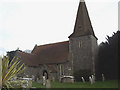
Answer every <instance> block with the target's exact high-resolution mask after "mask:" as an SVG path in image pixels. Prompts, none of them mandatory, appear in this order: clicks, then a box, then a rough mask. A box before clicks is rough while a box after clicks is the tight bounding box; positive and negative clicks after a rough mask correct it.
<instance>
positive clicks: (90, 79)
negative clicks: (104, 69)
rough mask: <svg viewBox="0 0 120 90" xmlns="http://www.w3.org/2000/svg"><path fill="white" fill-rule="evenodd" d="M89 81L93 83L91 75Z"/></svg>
mask: <svg viewBox="0 0 120 90" xmlns="http://www.w3.org/2000/svg"><path fill="white" fill-rule="evenodd" d="M89 81H90V83H91V84H93V81H92V78H91V76H89Z"/></svg>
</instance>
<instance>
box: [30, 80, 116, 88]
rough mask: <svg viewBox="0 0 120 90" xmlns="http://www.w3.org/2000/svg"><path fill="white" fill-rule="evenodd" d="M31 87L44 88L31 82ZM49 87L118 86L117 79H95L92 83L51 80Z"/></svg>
mask: <svg viewBox="0 0 120 90" xmlns="http://www.w3.org/2000/svg"><path fill="white" fill-rule="evenodd" d="M32 87H34V88H45V87H44V86H43V85H42V84H40V83H37V82H33V84H32ZM51 88H118V81H117V80H108V81H104V82H102V81H96V83H94V84H92V85H91V84H90V82H85V83H82V82H75V83H59V82H51Z"/></svg>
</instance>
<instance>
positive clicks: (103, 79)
mask: <svg viewBox="0 0 120 90" xmlns="http://www.w3.org/2000/svg"><path fill="white" fill-rule="evenodd" d="M102 81H103V82H104V81H105V77H104V74H103V73H102Z"/></svg>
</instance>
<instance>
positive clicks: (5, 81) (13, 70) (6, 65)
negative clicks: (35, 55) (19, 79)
mask: <svg viewBox="0 0 120 90" xmlns="http://www.w3.org/2000/svg"><path fill="white" fill-rule="evenodd" d="M20 63H21V60H19V58H15V57H14V58H13V59H12V61H11V62H10V60H9V59H8V58H6V57H3V60H2V87H3V88H4V87H6V88H14V87H13V86H12V84H11V82H10V81H9V80H10V79H11V78H13V77H14V76H17V75H18V74H20V73H22V72H23V70H24V69H25V67H24V63H23V64H22V65H21V64H20Z"/></svg>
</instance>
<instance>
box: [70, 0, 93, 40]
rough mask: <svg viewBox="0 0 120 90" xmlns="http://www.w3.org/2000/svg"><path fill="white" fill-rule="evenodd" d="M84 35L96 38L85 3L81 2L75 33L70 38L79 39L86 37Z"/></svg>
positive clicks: (82, 0)
mask: <svg viewBox="0 0 120 90" xmlns="http://www.w3.org/2000/svg"><path fill="white" fill-rule="evenodd" d="M84 35H93V36H95V34H94V31H93V28H92V25H91V21H90V18H89V14H88V11H87V7H86V4H85V1H84V0H80V3H79V7H78V12H77V17H76V22H75V26H74V32H73V33H72V34H71V35H70V36H69V38H71V37H79V36H84Z"/></svg>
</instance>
